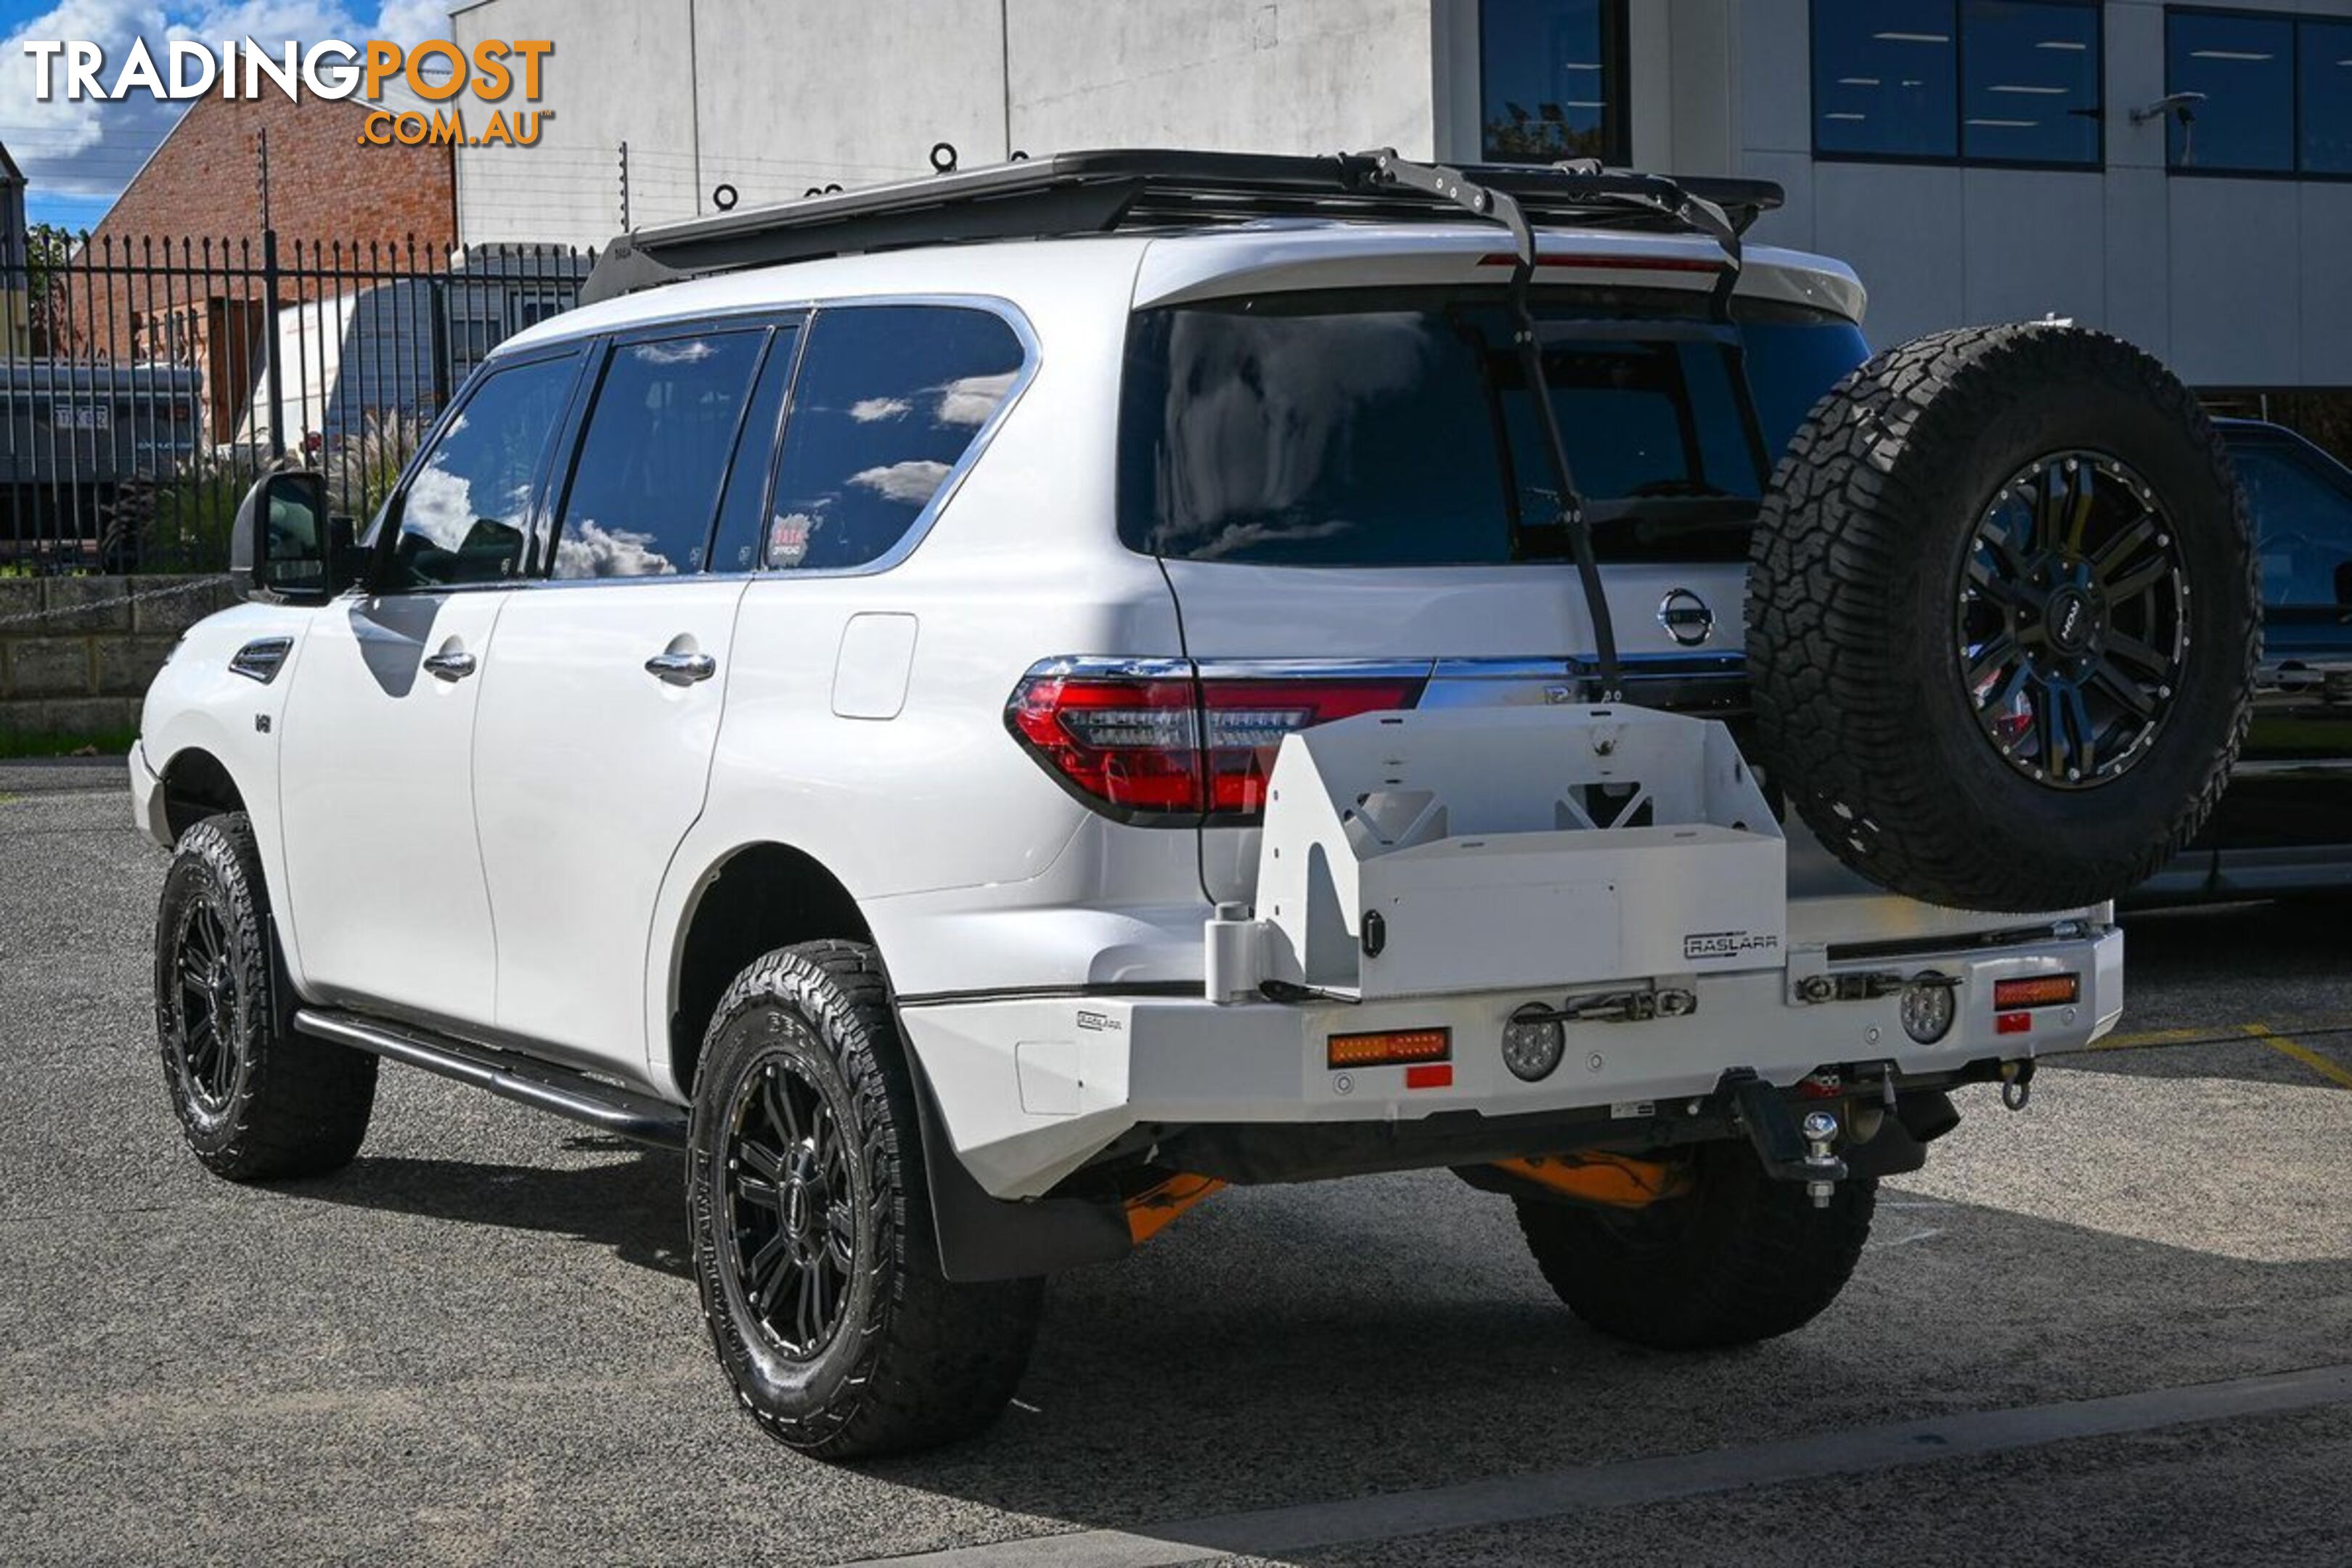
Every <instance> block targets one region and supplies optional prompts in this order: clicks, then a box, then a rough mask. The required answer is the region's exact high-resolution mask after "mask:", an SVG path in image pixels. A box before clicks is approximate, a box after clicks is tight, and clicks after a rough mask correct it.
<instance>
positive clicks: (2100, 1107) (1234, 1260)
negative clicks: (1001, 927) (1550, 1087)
mask: <svg viewBox="0 0 2352 1568" xmlns="http://www.w3.org/2000/svg"><path fill="white" fill-rule="evenodd" d="M120 766H121V764H120V763H105V764H103V765H102V766H101V767H100V768H97V769H92V768H90V767H89V766H83V767H80V768H79V769H76V768H74V767H71V766H58V765H45V766H38V767H34V766H23V765H5V764H0V1065H5V1070H6V1071H7V1074H8V1077H9V1081H10V1083H11V1084H12V1086H13V1087H12V1088H11V1089H8V1090H7V1091H5V1093H0V1301H5V1303H6V1310H5V1311H0V1414H5V1419H0V1561H6V1562H11V1563H77V1564H79V1563H114V1562H157V1563H163V1562H170V1563H182V1562H234V1563H238V1564H240V1565H251V1564H262V1563H292V1562H368V1563H394V1562H408V1561H431V1562H437V1563H498V1564H500V1565H501V1568H507V1565H520V1564H527V1563H567V1564H569V1563H592V1562H624V1563H698V1562H715V1561H720V1560H724V1561H728V1562H733V1563H742V1562H765V1563H812V1564H814V1563H857V1562H866V1561H870V1560H874V1559H882V1558H891V1557H906V1556H926V1557H928V1558H929V1560H931V1561H943V1562H947V1563H962V1564H966V1565H967V1568H976V1565H979V1564H1008V1563H1181V1562H1192V1561H1219V1562H1283V1563H1302V1564H1307V1563H1312V1564H1333V1565H1337V1564H1343V1563H1344V1564H1367V1565H1369V1564H1396V1563H1448V1564H1451V1563H1528V1564H1537V1563H1566V1562H1582V1561H1594V1562H1608V1563H1612V1564H1641V1563H1673V1564H1677V1565H1698V1564H1712V1563H1722V1564H1755V1563H1760V1564H1781V1563H1785V1564H1790V1565H1791V1568H1794V1565H1798V1564H1804V1565H1807V1568H1812V1565H1816V1564H1821V1563H1876V1562H1885V1563H1954V1564H1959V1563H1968V1564H1979V1563H2069V1564H2079V1563H2109V1562H2113V1563H2135V1564H2138V1563H2196V1564H2199V1565H2200V1568H2210V1565H2211V1564H2216V1563H2264V1564H2272V1563H2327V1564H2342V1563H2346V1562H2347V1560H2352V1494H2347V1490H2346V1489H2345V1487H2344V1484H2343V1477H2344V1476H2345V1475H2346V1474H2347V1472H2352V1161H2347V1159H2346V1157H2345V1154H2346V1151H2347V1149H2352V1093H2347V1089H2352V972H2347V963H2346V958H2347V951H2352V904H2347V903H2333V904H2331V903H2310V904H2297V905H2266V906H2249V907H2244V908H2238V909H2231V910H2207V911H2196V912H2189V913H2180V914H2166V915H2158V916H2147V917H2140V918H2137V919H2135V920H2134V921H2131V922H2130V924H2129V929H2130V937H2129V953H2130V973H2129V987H2130V995H2131V1010H2130V1012H2129V1014H2128V1015H2127V1016H2126V1023H2125V1026H2124V1033H2123V1035H2122V1036H2121V1037H2120V1039H2119V1044H2118V1046H2117V1047H2116V1048H2114V1049H2108V1050H2103V1051H2100V1052H2096V1053H2094V1054H2091V1055H2088V1056H2084V1057H2081V1058H2070V1059H2069V1060H2068V1061H2067V1062H2066V1063H2065V1064H2063V1065H2056V1066H2051V1067H2047V1068H2044V1070H2043V1071H2042V1074H2041V1076H2040V1078H2039V1079H2038V1080H2037V1083H2036V1086H2035V1094H2034V1096H2033V1100H2032V1104H2031V1106H2030V1107H2029V1108H2028V1109H2027V1110H2024V1111H2022V1112H2020V1113H2011V1112H2008V1111H2005V1110H2002V1109H2001V1108H2000V1104H1999V1103H1998V1100H1997V1099H1996V1098H1995V1097H1994V1096H1993V1095H1992V1094H1991V1093H1990V1092H1989V1091H1972V1092H1971V1093H1970V1094H1969V1095H1968V1096H1967V1097H1966V1099H1965V1100H1964V1101H1963V1109H1964V1110H1965V1112H1966V1120H1965V1121H1964V1122H1963V1124H1962V1125H1961V1127H1960V1128H1959V1130H1958V1131H1956V1132H1954V1133H1953V1134H1952V1135H1951V1136H1950V1137H1949V1138H1948V1140H1946V1141H1945V1142H1942V1143H1939V1144H1938V1145H1937V1148H1936V1151H1935V1158H1934V1160H1933V1162H1932V1163H1930V1165H1929V1167H1928V1168H1927V1170H1926V1171H1925V1172H1923V1173H1919V1174H1917V1175H1916V1176H1910V1177H1906V1178H1903V1179H1902V1180H1900V1181H1899V1182H1895V1183H1892V1184H1889V1186H1888V1188H1887V1190H1886V1191H1885V1193H1884V1194H1882V1202H1881V1205H1880V1211H1879V1218H1878V1224H1877V1228H1876V1230H1875V1232H1874V1237H1873V1240H1872V1243H1871V1247H1870V1250H1869V1251H1868V1253H1867V1254H1866V1255H1865V1257H1864V1260H1863V1263H1862V1267H1861V1268H1860V1270H1859V1271H1858V1273H1857V1275H1856V1277H1855V1279H1854V1280H1853V1284H1852V1285H1851V1286H1850V1287H1849V1288H1848V1289H1847V1290H1846V1292H1845V1294H1844V1296H1843V1299H1842V1300H1840V1301H1839V1302H1838V1304H1837V1305H1836V1306H1835V1307H1834V1308H1832V1310H1831V1311H1829V1312H1828V1313H1827V1314H1825V1315H1824V1316H1823V1317H1822V1319H1820V1320H1819V1321H1817V1322H1815V1323H1814V1324H1813V1325H1812V1326H1811V1327H1810V1328H1808V1329H1806V1330H1804V1331H1801V1332H1799V1333H1797V1334H1794V1335H1791V1336H1790V1337H1788V1338H1786V1339H1784V1340H1780V1341H1778V1342H1773V1343H1770V1344H1766V1345H1762V1346H1758V1347H1754V1348H1752V1349H1748V1350H1745V1351H1740V1352H1728V1353H1721V1354H1711V1355H1701V1356H1667V1355H1659V1354H1653V1353H1648V1352H1639V1351H1635V1350H1632V1349H1629V1348H1626V1347H1624V1346H1622V1345H1618V1344H1615V1343H1612V1342H1609V1341H1606V1340H1602V1339H1600V1338H1598V1337H1596V1336H1595V1335H1593V1334H1591V1333H1590V1332H1588V1331H1585V1330H1584V1329H1582V1328H1581V1327H1580V1325H1579V1324H1577V1322H1576V1321H1574V1320H1573V1319H1572V1318H1570V1316H1569V1314H1568V1313H1567V1311H1566V1310H1564V1309H1562V1308H1561V1307H1559V1305H1558V1304H1557V1302H1556V1301H1555V1300H1553V1298H1552V1297H1551V1295H1550V1294H1549V1291H1548V1290H1547V1289H1546V1288H1545V1286H1544V1284H1543V1281H1542V1279H1540V1277H1539V1276H1538V1274H1537V1272H1536V1269H1535V1268H1534V1266H1533V1265H1532V1263H1530V1262H1529V1261H1528V1258H1527V1257H1526V1254H1525V1252H1524V1250H1523V1249H1522V1247H1521V1246H1520V1244H1519V1241H1518V1238H1517V1231H1516V1227H1515V1226H1513V1224H1512V1221H1511V1217H1510V1211H1509V1207H1508V1205H1507V1204H1506V1203H1504V1202H1503V1201H1502V1200H1499V1199H1496V1198H1493V1197H1489V1196H1486V1195H1484V1194H1479V1193H1476V1192H1474V1191H1472V1190H1471V1189H1469V1188H1468V1187H1466V1186H1464V1185H1463V1184H1460V1183H1459V1182H1458V1181H1456V1180H1455V1179H1454V1178H1453V1177H1452V1176H1450V1175H1446V1174H1444V1173H1427V1174H1414V1175H1402V1176H1392V1177H1382V1178H1377V1179H1371V1180H1364V1181H1357V1182H1352V1183H1341V1184H1324V1185H1318V1186H1307V1187H1295V1188H1265V1189H1257V1190H1252V1191H1234V1192H1228V1193H1226V1194H1222V1195H1220V1196H1219V1197H1218V1198H1217V1199H1216V1200H1215V1201H1213V1202H1212V1203H1210V1204H1207V1205H1203V1206H1202V1207H1201V1208H1200V1209H1198V1210H1195V1211H1194V1212H1193V1213H1192V1214H1190V1215H1186V1216H1185V1217H1184V1218H1183V1219H1182V1220H1181V1221H1180V1222H1179V1223H1178V1224H1177V1225H1175V1226H1173V1227H1171V1229H1170V1230H1169V1231H1168V1232H1166V1233H1165V1234H1164V1235H1163V1236H1161V1237H1160V1238H1159V1239H1157V1240H1155V1241H1154V1242H1153V1243H1152V1244H1151V1245H1150V1246H1149V1247H1146V1248H1144V1249H1143V1250H1142V1251H1140V1252H1139V1254H1138V1255H1137V1256H1136V1257H1135V1258H1132V1259H1130V1260H1129V1261H1128V1262H1126V1263H1124V1264H1120V1265H1117V1266H1113V1267H1108V1268H1096V1269H1088V1270H1082V1271H1079V1272H1076V1273H1074V1274H1071V1275H1068V1276H1066V1277H1064V1278H1062V1279H1057V1280H1056V1281H1055V1283H1054V1284H1053V1286H1052V1288H1051V1289H1050V1291H1049V1295H1048V1301H1049V1306H1048V1310H1047V1315H1046V1320H1045V1328H1044V1331H1043V1333H1042V1335H1041V1337H1040V1341H1039V1344H1038V1348H1037V1352H1036V1355H1035V1358H1034V1362H1033V1363H1032V1365H1031V1368H1030V1371H1029V1374H1028V1376H1027V1378H1026V1380H1025V1381H1024V1384H1023V1385H1022V1389H1021V1393H1020V1396H1019V1400H1018V1403H1017V1404H1016V1405H1015V1406H1014V1407H1013V1409H1012V1410H1011V1411H1010V1412H1008V1413H1007V1415H1006V1416H1005V1418H1004V1420H1003V1422H1002V1423H1000V1424H999V1425H998V1426H997V1427H996V1428H995V1429H994V1430H993V1431H992V1433H991V1434H990V1435H989V1436H985V1437H984V1438H982V1439H980V1440H978V1441H976V1442H972V1443H969V1444H965V1445H962V1446H961V1447H955V1448H950V1449H947V1450H942V1451H940V1452H937V1453H933V1454H929V1455H923V1456H919V1457H916V1458H906V1459H899V1460H892V1461H888V1462H883V1463H875V1464H869V1465H864V1466H859V1467H855V1468H845V1467H833V1466H826V1465H822V1464H818V1463H814V1462H812V1461H809V1460H806V1459H803V1458H799V1457H797V1456H795V1455H793V1454H792V1453H790V1452H788V1451H786V1450H784V1449H782V1448H781V1447H777V1446H776V1445H775V1444H773V1443H772V1442H770V1441H769V1440H768V1439H767V1438H766V1437H765V1436H762V1435H761V1433H760V1432H759V1431H758V1430H757V1429H756V1428H755V1426H753V1425H752V1423H751V1421H750V1420H749V1419H748V1418H746V1417H745V1416H744V1415H742V1414H741V1413H740V1411H739V1410H738V1409H737V1408H736V1407H735V1405H734V1403H733V1401H732V1399H731V1397H730V1394H729V1393H728V1391H727V1388H726V1385H725V1384H724V1382H723V1380H722V1379H721V1377H720V1375H719V1372H718V1370H717V1368H716V1366H715V1365H714V1364H713V1363H712V1361H711V1358H710V1354H709V1346H708V1344H707V1342H706V1341H705V1340H704V1338H703V1331H702V1327H701V1323H700V1320H699V1315H698V1310H697V1308H696V1304H695V1300H694V1289H693V1286H692V1284H691V1282H690V1280H689V1279H688V1277H687V1274H686V1271H685V1263H684V1258H683V1256H682V1252H681V1248H682V1246H683V1243H684V1234H685V1233H684V1225H683V1205H682V1200H681V1195H680V1173H679V1167H678V1161H677V1157H675V1156H673V1155H669V1154H660V1153H651V1152H643V1151H640V1150H636V1149H635V1148H632V1147H630V1146H628V1145H625V1144H620V1143H616V1142H611V1141H609V1140H606V1139H604V1138H601V1137H596V1136H592V1135H586V1134H583V1132H582V1131H580V1130H579V1129H577V1128H575V1127H573V1126H572V1125H571V1124H569V1123H565V1122H562V1121H552V1120H549V1119H547V1118H544V1117H541V1116H538V1115H535V1114H533V1113H531V1112H529V1111H526V1110H521V1109H520V1108H518V1107H514V1106H510V1105H508V1104H506V1103H505V1102H503V1101H499V1100H493V1099H490V1098H488V1097H487V1096H485V1095H482V1094H480V1093H478V1092H477V1091H473V1090H469V1089H464V1088H461V1087H459V1086H457V1085H455V1084H451V1083H448V1082H446V1081H444V1080H441V1079H434V1078H430V1077H427V1076H425V1075H424V1074H422V1073H418V1072H415V1071H411V1070H406V1069H402V1068H387V1069H386V1071H385V1074H384V1079H383V1090H382V1093H381V1095H380V1097H379V1100H378V1106H377V1113H376V1121H375V1123H374V1128H373V1131H372V1133H371V1135H370V1138H369V1141H368V1146H367V1148H366V1150H365V1152H363V1153H362V1156H361V1158H360V1159H359V1160H358V1161H357V1162H356V1163H354V1164H352V1166H351V1167H350V1168H349V1169H348V1170H346V1171H344V1172H342V1173H339V1174H337V1175H335V1176H333V1177H331V1178H328V1179H324V1180H320V1181H313V1182H304V1183H294V1184H285V1185H282V1186H277V1187H270V1188H238V1187H233V1186H230V1185H227V1184H223V1183H220V1182H217V1181H215V1180H213V1179H212V1178H210V1177H208V1176H207V1175H206V1174H205V1173H204V1172H203V1171H202V1170H201V1168H200V1167H198V1165H197V1164H196V1163H195V1162H194V1159H193V1158H192V1157H190V1156H189V1155H188V1154H187V1153H186V1152H184V1149H183V1148H182V1146H181V1144H180V1141H179V1137H178V1133H177V1130H176V1127H175V1125H174V1123H173V1120H172V1116H171V1113H170V1110H169V1108H168V1106H167V1104H166V1102H165V1100H164V1095H163V1084H162V1079H161V1068H160V1067H159V1065H158V1062H157V1060H156V1056H155V1047H154V1037H153V1026H152V1013H151V1006H150V1003H149V1000H148V972H149V965H150V963H151V962H152V961H151V957H150V942H151V934H152V933H151V922H152V910H153V902H154V897H155V892H156V889H157V887H158V886H159V884H160V881H161V878H162V874H163V867H164V864H165V860H164V857H163V855H162V853H161V852H160V851H157V850H155V849H153V848H152V847H149V846H147V845H146V844H145V843H144V842H143V841H142V839H140V838H139V837H136V836H135V835H134V834H133V833H132V832H131V828H130V826H129V814H128V807H127V804H126V799H125V795H124V794H123V792H122V790H121V786H120V783H119V779H118V776H117V774H118V773H119V769H120Z"/></svg>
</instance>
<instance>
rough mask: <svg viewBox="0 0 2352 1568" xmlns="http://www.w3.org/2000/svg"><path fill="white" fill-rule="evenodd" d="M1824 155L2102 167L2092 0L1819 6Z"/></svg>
mask: <svg viewBox="0 0 2352 1568" xmlns="http://www.w3.org/2000/svg"><path fill="white" fill-rule="evenodd" d="M1812 29H1813V153H1814V155H1815V156H1816V157H1821V158H1868V159H1888V160H1894V161H1898V162H1913V163H1990V164H1996V165H2011V166H2021V167H2032V168H2061V169H2095V168H2097V167H2098V166H2099V165H2100V163H2102V162H2104V146H2105V142H2104V134H2105V133H2104V131H2103V129H2102V125H2101V119H2102V102H2103V99H2104V93H2103V91H2102V83H2103V80H2104V66H2103V60H2102V37H2101V22H2100V12H2099V7H2098V5H2096V4H2094V3H2091V0H2032V3H2028V0H1813V24H1812Z"/></svg>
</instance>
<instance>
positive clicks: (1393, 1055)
mask: <svg viewBox="0 0 2352 1568" xmlns="http://www.w3.org/2000/svg"><path fill="white" fill-rule="evenodd" d="M1453 1054H1454V1031H1453V1030H1451V1029H1391V1030H1388V1031H1386V1032H1385V1033H1382V1034H1377V1035H1334V1036H1332V1037H1331V1038H1330V1040H1329V1041H1328V1043H1327V1044H1326V1046H1325V1047H1324V1056H1325V1059H1326V1060H1328V1062H1329V1063H1330V1064H1331V1068H1332V1070H1333V1071H1335V1072H1336V1071H1338V1070H1339V1068H1373V1067H1392V1066H1394V1065H1395V1064H1397V1063H1399V1062H1442V1061H1444V1060H1445V1059H1446V1058H1448V1057H1451V1056H1452V1055H1453ZM1445 1081H1446V1082H1448V1083H1451V1082H1453V1081H1454V1069H1453V1068H1450V1067H1449V1068H1446V1069H1445ZM1405 1087H1406V1088H1408V1089H1419V1088H1421V1087H1423V1086H1422V1085H1420V1084H1416V1083H1413V1082H1412V1081H1411V1079H1410V1078H1408V1079H1407V1081H1406V1085H1405Z"/></svg>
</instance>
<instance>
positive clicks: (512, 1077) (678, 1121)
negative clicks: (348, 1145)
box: [294, 1007, 687, 1149]
mask: <svg viewBox="0 0 2352 1568" xmlns="http://www.w3.org/2000/svg"><path fill="white" fill-rule="evenodd" d="M294 1026H295V1027H296V1028H298V1029H299V1030H301V1031H302V1032H303V1033H304V1034H306V1035H311V1036H315V1037H318V1038H320V1039H321V1040H332V1041H333V1042H334V1043H335V1044H337V1045H339V1046H349V1047H352V1049H354V1050H362V1051H367V1052H369V1053H371V1054H372V1055H374V1056H379V1057H389V1058H392V1059H393V1060H394V1061H397V1062H406V1063H407V1064H408V1065H409V1066H411V1067H420V1068H424V1069H425V1071H427V1072H437V1073H439V1074H440V1075H441V1076H442V1077H444V1078H454V1079H457V1080H458V1081H459V1082H460V1083H470V1084H472V1085H473V1086H474V1087H475V1088H477V1089H488V1090H489V1091H490V1092H491V1093H492V1094H496V1095H500V1096H503V1097H504V1098H506V1099H508V1100H515V1101H517V1102H518V1103H520V1104H523V1105H530V1106H535V1107H537V1108H538V1109H539V1110H551V1111H553V1112H555V1114H557V1115H558V1116H568V1117H570V1118H571V1119H572V1121H585V1122H587V1123H588V1124H589V1125H590V1126H592V1127H601V1128H603V1129H604V1131H607V1132H612V1133H617V1134H618V1135H619V1136H621V1137H624V1138H634V1139H635V1140H636V1141H637V1142H641V1143H652V1144H656V1145H658V1146H660V1147H662V1148H665V1149H683V1148H685V1147H686V1141H687V1116H686V1112H685V1110H682V1109H681V1108H679V1107H677V1106H675V1105H670V1104H667V1103H665V1102H664V1101H662V1100H656V1099H654V1098H653V1097H652V1096H650V1095H644V1094H636V1093H633V1092H632V1091H630V1090H628V1089H622V1088H620V1087H618V1086H617V1085H614V1084H610V1083H606V1082H605V1081H604V1080H603V1079H596V1078H591V1077H589V1076H588V1075H587V1074H586V1073H583V1072H577V1071H574V1070H573V1069H572V1068H563V1067H557V1066H556V1065H554V1064H553V1063H551V1062H542V1061H535V1060H530V1059H528V1058H522V1057H518V1056H513V1055H510V1054H509V1053H507V1052H504V1051H496V1050H492V1049H490V1048H489V1047H487V1046H477V1045H472V1044H469V1043H467V1042H466V1041H462V1040H453V1039H451V1038H449V1037H447V1036H446V1035H436V1034H434V1033H432V1032H430V1031H428V1030H425V1029H419V1028H415V1027H413V1026H409V1025H405V1024H387V1023H383V1022H382V1021H380V1020H378V1019H374V1018H363V1017H362V1016H359V1015H358V1014H355V1013H341V1012H331V1011H328V1010H326V1009H323V1008H318V1007H303V1008H299V1009H297V1010H296V1012H295V1014H294Z"/></svg>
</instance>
